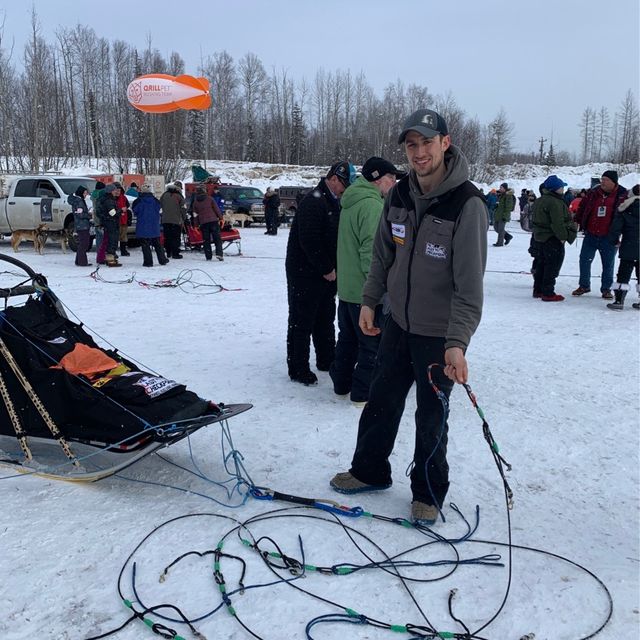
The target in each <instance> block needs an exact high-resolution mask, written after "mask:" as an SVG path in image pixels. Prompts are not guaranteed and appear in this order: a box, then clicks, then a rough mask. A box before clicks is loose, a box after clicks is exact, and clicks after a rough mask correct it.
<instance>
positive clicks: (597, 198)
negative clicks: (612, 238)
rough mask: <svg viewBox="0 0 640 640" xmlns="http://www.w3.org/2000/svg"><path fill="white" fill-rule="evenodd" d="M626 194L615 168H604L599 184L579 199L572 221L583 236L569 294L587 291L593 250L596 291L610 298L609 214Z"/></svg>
mask: <svg viewBox="0 0 640 640" xmlns="http://www.w3.org/2000/svg"><path fill="white" fill-rule="evenodd" d="M626 197H627V190H626V189H625V188H624V187H622V186H620V185H619V184H618V172H617V171H605V172H604V173H603V174H602V178H601V179H600V184H599V185H598V186H597V187H594V188H593V189H591V190H590V191H589V192H588V193H587V195H586V196H585V197H584V198H582V200H581V201H580V206H579V207H578V213H577V214H576V222H577V223H578V225H579V226H580V229H581V230H582V231H584V239H583V241H582V247H581V248H580V280H579V282H578V285H579V286H578V288H577V289H576V290H575V291H574V292H573V293H572V295H574V296H582V295H584V294H585V293H589V292H590V291H591V263H592V262H593V259H594V258H595V255H596V251H597V252H598V253H599V254H600V260H602V278H601V281H600V292H601V293H602V297H603V298H605V299H606V300H613V294H612V293H611V285H612V284H613V267H614V264H615V261H616V251H617V248H616V246H615V245H612V244H611V243H610V242H609V240H608V239H607V236H608V235H609V229H610V228H611V222H612V221H613V217H614V216H615V214H616V211H617V210H618V207H619V206H620V204H621V203H622V202H624V200H625V199H626Z"/></svg>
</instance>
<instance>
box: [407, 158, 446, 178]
mask: <svg viewBox="0 0 640 640" xmlns="http://www.w3.org/2000/svg"><path fill="white" fill-rule="evenodd" d="M443 160H444V158H440V160H439V161H437V162H436V161H435V160H432V161H431V164H430V165H429V166H428V167H427V168H426V169H415V168H414V171H415V172H416V175H417V176H418V178H427V177H428V176H431V175H433V174H434V173H436V171H438V169H439V168H440V167H441V166H442V162H443Z"/></svg>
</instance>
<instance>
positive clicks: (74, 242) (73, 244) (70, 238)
mask: <svg viewBox="0 0 640 640" xmlns="http://www.w3.org/2000/svg"><path fill="white" fill-rule="evenodd" d="M62 233H64V234H66V236H67V244H68V245H69V249H70V250H71V251H73V252H74V253H75V252H76V251H77V250H78V236H77V235H75V224H74V222H73V220H71V221H70V222H68V223H67V224H66V225H65V228H64V230H63V231H62ZM94 239H95V237H94V236H89V246H88V247H87V251H91V247H93V241H94Z"/></svg>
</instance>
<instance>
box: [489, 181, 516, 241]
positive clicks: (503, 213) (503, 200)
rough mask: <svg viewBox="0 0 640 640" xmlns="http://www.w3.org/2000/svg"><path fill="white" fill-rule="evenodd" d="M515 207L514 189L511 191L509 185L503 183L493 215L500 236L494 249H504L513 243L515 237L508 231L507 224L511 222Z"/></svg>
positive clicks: (494, 225) (495, 227)
mask: <svg viewBox="0 0 640 640" xmlns="http://www.w3.org/2000/svg"><path fill="white" fill-rule="evenodd" d="M515 207H516V197H515V196H514V195H513V189H509V185H508V184H507V183H506V182H503V183H502V184H501V185H500V189H498V205H497V206H496V210H495V213H494V214H493V228H494V229H495V230H496V233H497V234H498V239H497V240H496V243H495V244H494V245H493V246H494V247H502V246H504V245H506V244H509V243H510V242H511V240H512V238H513V236H512V235H511V234H510V233H509V232H508V231H507V230H506V226H507V222H510V221H511V212H512V211H513V210H514V209H515Z"/></svg>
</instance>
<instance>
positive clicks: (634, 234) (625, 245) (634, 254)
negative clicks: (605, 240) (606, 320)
mask: <svg viewBox="0 0 640 640" xmlns="http://www.w3.org/2000/svg"><path fill="white" fill-rule="evenodd" d="M639 208H640V185H635V187H633V189H632V190H631V191H630V192H629V197H628V198H627V199H626V200H625V201H624V202H623V203H622V204H621V205H620V206H619V207H618V211H617V213H616V215H615V216H614V218H613V222H612V223H611V229H610V230H609V242H611V243H612V244H613V245H615V246H619V247H620V249H619V252H618V255H619V256H620V265H619V266H618V275H617V277H616V284H615V285H614V287H613V293H614V295H615V302H612V303H610V304H608V305H607V307H608V308H609V309H611V310H612V311H622V310H623V308H624V299H625V298H626V297H627V291H628V290H629V280H630V279H631V273H632V272H633V271H634V270H635V272H636V280H638V284H636V290H637V292H638V294H639V295H640V266H639V259H640V258H639V254H640V224H639V222H638V220H639V215H638V209H639ZM633 308H634V309H640V304H638V303H637V302H634V304H633Z"/></svg>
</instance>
